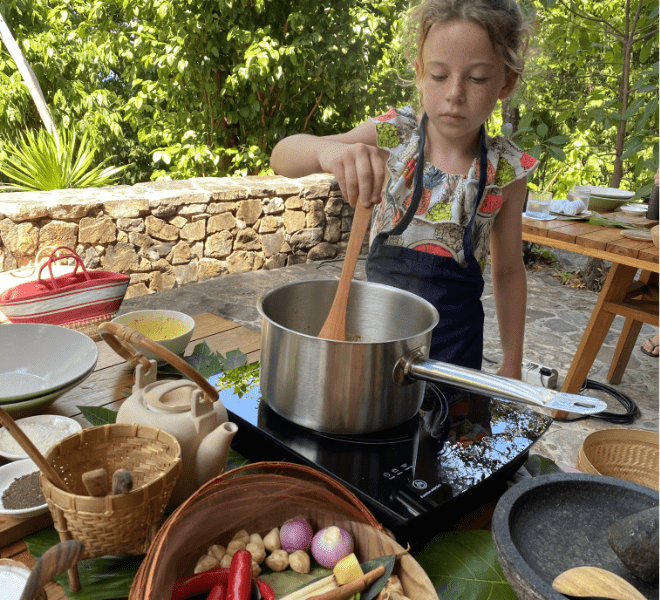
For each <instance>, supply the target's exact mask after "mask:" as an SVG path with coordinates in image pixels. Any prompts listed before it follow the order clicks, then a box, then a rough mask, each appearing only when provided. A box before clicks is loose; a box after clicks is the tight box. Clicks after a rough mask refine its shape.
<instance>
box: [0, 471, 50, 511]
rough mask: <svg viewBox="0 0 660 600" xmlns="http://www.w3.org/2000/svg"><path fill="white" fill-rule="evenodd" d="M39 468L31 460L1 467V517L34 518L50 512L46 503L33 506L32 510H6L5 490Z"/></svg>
mask: <svg viewBox="0 0 660 600" xmlns="http://www.w3.org/2000/svg"><path fill="white" fill-rule="evenodd" d="M38 470H39V467H37V465H36V464H34V463H33V462H32V461H31V460H30V459H29V458H27V459H25V460H17V461H14V462H11V463H9V464H7V465H4V466H3V467H0V515H6V516H8V517H20V518H23V519H24V518H27V517H34V516H36V515H40V514H43V513H45V512H47V511H48V504H47V503H46V502H45V501H44V503H43V504H39V505H38V506H31V507H30V508H16V509H9V508H5V505H4V504H3V502H2V495H3V494H4V493H5V490H6V489H7V488H8V487H9V486H10V485H11V484H12V483H14V480H15V479H17V478H18V477H22V476H23V475H29V474H30V473H33V472H34V471H38Z"/></svg>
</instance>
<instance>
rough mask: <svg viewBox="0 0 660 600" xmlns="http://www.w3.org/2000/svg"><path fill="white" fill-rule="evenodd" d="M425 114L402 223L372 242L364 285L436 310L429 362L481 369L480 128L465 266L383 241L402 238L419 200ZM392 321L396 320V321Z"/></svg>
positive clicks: (465, 240)
mask: <svg viewBox="0 0 660 600" xmlns="http://www.w3.org/2000/svg"><path fill="white" fill-rule="evenodd" d="M427 120H428V116H427V115H426V113H425V114H424V116H423V117H422V121H421V124H420V128H419V130H420V140H419V155H418V158H417V163H416V168H415V176H414V188H413V195H412V198H411V201H410V207H409V208H408V210H407V212H406V214H405V215H404V217H403V219H402V220H401V221H400V222H399V223H398V224H397V225H396V226H395V227H394V228H393V229H391V230H390V231H385V232H382V233H380V234H378V235H377V236H376V238H375V239H374V241H373V243H372V244H371V248H370V250H369V254H368V256H367V264H366V272H367V279H368V281H372V282H375V283H383V284H386V285H390V286H393V287H396V288H400V289H404V290H408V291H410V292H412V293H414V294H417V295H418V296H421V297H422V298H424V299H425V300H427V301H429V302H430V303H431V304H433V306H435V307H436V309H437V310H438V312H439V313H440V321H439V323H438V325H437V327H435V329H434V330H433V333H432V338H431V349H430V352H429V358H431V359H433V360H438V361H442V362H448V363H453V364H455V365H460V366H464V367H470V368H473V369H481V359H482V355H483V329H484V310H483V306H482V304H481V295H482V293H483V290H484V279H483V276H482V274H481V268H480V266H479V263H478V262H477V260H476V258H475V257H474V255H473V254H472V224H473V222H474V218H475V215H476V214H477V208H478V206H479V201H480V199H481V196H482V195H483V193H484V189H485V187H486V173H487V168H486V167H487V164H486V153H487V149H486V132H485V129H484V127H483V126H482V128H481V144H480V152H479V161H480V163H479V164H480V171H479V187H478V191H477V197H476V200H475V203H474V210H473V212H472V216H471V217H470V221H469V222H468V224H467V227H466V228H465V234H464V235H463V249H464V252H465V263H466V265H465V266H462V265H460V264H459V263H458V262H457V261H456V260H454V259H453V258H451V257H447V256H438V255H436V254H429V253H427V252H420V251H419V250H413V249H411V248H402V247H400V246H390V245H387V244H385V240H386V239H387V238H388V237H389V236H390V235H400V234H401V233H402V232H403V231H404V230H405V228H406V227H407V226H408V225H409V223H410V222H411V221H412V219H413V216H414V215H415V212H416V210H417V207H418V205H419V201H420V198H421V196H422V186H423V179H424V177H423V171H424V166H423V165H424V143H425V140H426V123H427ZM394 318H396V315H395V316H394Z"/></svg>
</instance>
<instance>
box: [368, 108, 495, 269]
mask: <svg viewBox="0 0 660 600" xmlns="http://www.w3.org/2000/svg"><path fill="white" fill-rule="evenodd" d="M427 121H428V115H427V114H426V113H424V115H423V116H422V120H421V122H420V124H419V152H418V155H417V161H416V162H415V176H414V186H413V193H412V198H411V199H410V206H409V207H408V210H407V211H406V213H405V214H404V215H403V219H401V221H399V222H398V223H397V224H396V225H395V226H394V227H393V228H392V229H390V230H389V231H383V232H381V233H379V234H378V236H377V237H379V238H381V239H382V241H384V240H386V239H387V238H388V237H389V236H390V235H401V234H402V233H403V232H404V230H405V229H406V227H408V225H410V222H411V221H412V219H413V217H414V216H415V213H416V212H417V207H418V206H419V201H420V200H421V198H422V192H423V189H424V145H425V143H426V123H427ZM479 136H480V148H479V187H478V188H477V196H476V198H475V201H474V209H473V210H472V215H471V217H470V221H469V222H468V224H467V226H466V227H465V233H464V235H463V250H464V252H465V261H466V262H469V260H470V259H471V258H472V223H473V222H474V218H475V216H476V215H477V209H478V208H479V201H480V199H481V196H482V195H483V193H484V189H486V176H487V166H488V163H487V154H488V149H487V148H486V128H485V127H484V126H483V125H482V126H481V130H480V133H479Z"/></svg>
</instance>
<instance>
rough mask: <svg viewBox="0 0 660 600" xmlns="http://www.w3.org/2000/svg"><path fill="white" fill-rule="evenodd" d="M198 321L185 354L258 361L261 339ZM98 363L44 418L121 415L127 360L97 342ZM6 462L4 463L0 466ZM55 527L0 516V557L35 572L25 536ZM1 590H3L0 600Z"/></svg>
mask: <svg viewBox="0 0 660 600" xmlns="http://www.w3.org/2000/svg"><path fill="white" fill-rule="evenodd" d="M194 319H195V330H194V332H193V337H192V340H191V342H190V345H189V346H188V349H187V350H186V354H189V353H190V352H192V349H193V348H194V347H195V345H196V344H199V343H200V342H206V344H207V345H208V347H209V348H210V349H211V351H213V352H220V353H221V354H222V355H225V354H226V353H227V352H229V351H231V350H236V349H238V350H240V351H241V352H243V353H244V354H246V355H247V357H248V359H247V360H248V362H254V361H257V360H259V355H260V348H261V334H260V333H257V332H255V331H252V330H250V329H247V328H245V327H242V326H240V325H237V324H236V323H233V322H231V321H228V320H227V319H224V318H222V317H218V316H216V315H212V314H209V313H206V314H203V315H198V316H196V317H194ZM97 346H98V348H99V358H98V362H97V364H96V367H95V369H94V372H93V373H92V374H91V375H90V376H89V377H88V378H87V379H86V380H85V381H84V382H83V383H81V384H80V385H79V386H78V387H76V388H74V389H72V390H70V391H69V392H67V393H66V394H63V395H62V396H60V397H59V398H58V399H57V400H55V402H54V403H53V404H52V405H51V406H49V407H48V408H46V409H45V410H44V411H42V412H43V413H46V414H56V415H63V416H65V417H71V418H72V419H75V420H76V421H78V422H80V423H81V425H83V427H89V423H88V422H87V420H86V419H85V418H84V417H83V416H82V414H81V412H80V410H79V409H78V406H103V407H105V408H110V409H112V410H118V408H119V406H120V404H121V402H122V401H123V400H124V399H125V398H126V396H125V395H124V392H125V391H127V390H129V391H130V388H131V386H132V385H133V373H132V369H131V368H130V366H129V365H128V364H127V363H126V361H125V360H124V359H123V358H121V357H120V356H119V355H118V354H116V353H115V352H114V351H113V350H112V349H111V348H110V346H108V345H107V344H106V343H105V342H103V341H99V342H97ZM5 462H6V461H4V459H2V458H0V464H5ZM51 524H52V519H51V517H50V513H46V514H44V515H40V516H38V517H33V518H28V519H14V518H8V517H4V516H2V515H0V558H11V559H13V560H18V561H20V562H23V563H25V564H26V565H28V566H29V567H32V566H33V565H34V563H35V561H34V559H33V558H32V556H31V555H30V553H29V552H28V551H27V547H26V545H25V542H23V539H22V538H23V537H25V536H27V535H29V534H31V533H34V532H36V531H39V530H41V529H44V528H46V527H48V526H50V525H51ZM46 592H47V594H48V600H64V599H65V598H66V596H65V594H64V591H63V590H62V588H61V587H60V586H59V585H57V584H56V583H53V582H51V583H49V584H47V585H46ZM1 596H2V591H1V590H0V597H1Z"/></svg>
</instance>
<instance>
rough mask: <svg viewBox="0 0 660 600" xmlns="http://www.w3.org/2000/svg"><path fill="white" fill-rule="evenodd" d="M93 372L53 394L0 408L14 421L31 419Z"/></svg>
mask: <svg viewBox="0 0 660 600" xmlns="http://www.w3.org/2000/svg"><path fill="white" fill-rule="evenodd" d="M93 371H94V369H93V368H92V369H90V370H89V371H88V372H87V373H85V374H84V375H83V376H82V377H80V378H79V379H76V380H75V381H73V382H71V383H70V384H69V385H67V386H65V387H62V388H58V389H56V390H55V391H54V392H49V393H47V394H43V395H42V396H33V397H32V398H26V399H24V400H17V401H13V402H5V403H0V404H1V405H2V408H4V409H5V411H6V412H8V413H9V414H10V415H11V416H12V417H13V418H14V420H15V419H23V418H25V417H31V416H32V415H36V414H39V413H41V412H43V410H44V409H45V408H47V407H48V406H50V405H51V404H52V403H53V402H55V400H57V399H58V398H59V397H60V396H61V395H63V394H65V393H66V392H68V391H69V390H72V389H73V388H75V387H77V386H79V385H80V384H81V383H82V382H83V381H85V379H87V378H88V377H89V376H90V375H91V374H92V373H93Z"/></svg>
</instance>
